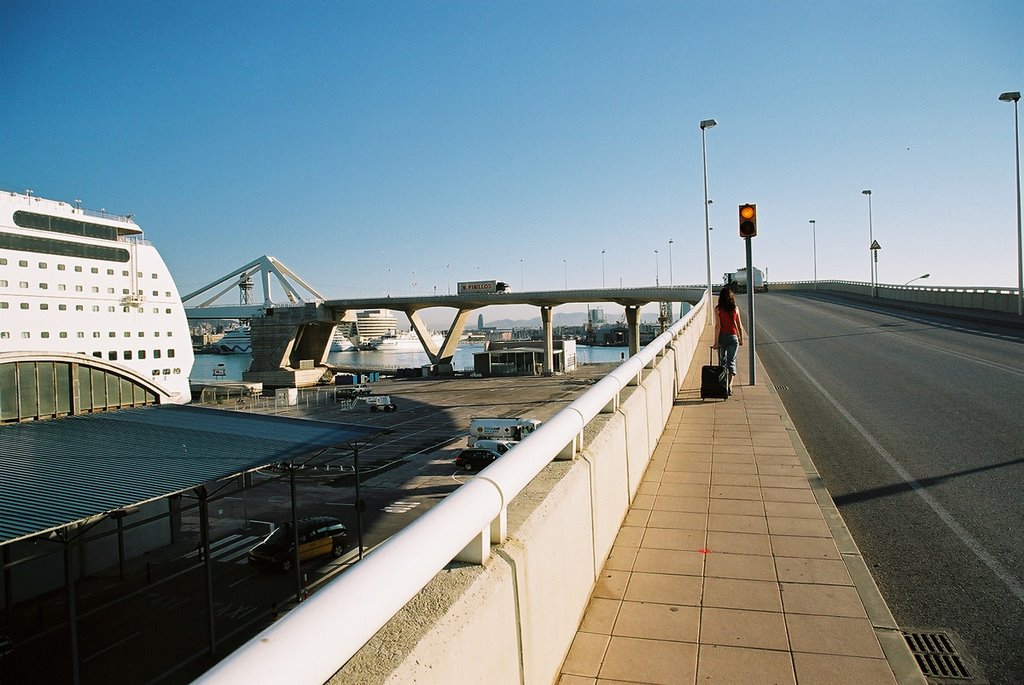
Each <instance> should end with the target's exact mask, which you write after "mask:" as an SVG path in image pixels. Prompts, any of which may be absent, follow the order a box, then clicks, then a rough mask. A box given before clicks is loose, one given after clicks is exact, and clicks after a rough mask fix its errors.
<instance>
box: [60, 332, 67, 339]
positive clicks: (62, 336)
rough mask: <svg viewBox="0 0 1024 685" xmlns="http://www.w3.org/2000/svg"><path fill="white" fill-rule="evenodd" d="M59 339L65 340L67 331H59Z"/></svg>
mask: <svg viewBox="0 0 1024 685" xmlns="http://www.w3.org/2000/svg"><path fill="white" fill-rule="evenodd" d="M60 337H61V338H66V337H68V332H67V331H61V332H60Z"/></svg>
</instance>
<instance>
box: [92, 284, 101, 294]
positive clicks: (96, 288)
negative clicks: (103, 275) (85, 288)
mask: <svg viewBox="0 0 1024 685" xmlns="http://www.w3.org/2000/svg"><path fill="white" fill-rule="evenodd" d="M92 291H93V292H94V293H98V292H99V291H100V289H99V288H98V287H97V286H95V285H94V286H93V287H92Z"/></svg>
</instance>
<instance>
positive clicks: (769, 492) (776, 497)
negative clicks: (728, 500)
mask: <svg viewBox="0 0 1024 685" xmlns="http://www.w3.org/2000/svg"><path fill="white" fill-rule="evenodd" d="M761 496H762V497H763V498H764V501H765V502H804V503H807V504H814V493H813V492H811V489H810V488H806V489H804V490H795V489H793V488H765V487H762V488H761ZM634 506H636V505H634Z"/></svg>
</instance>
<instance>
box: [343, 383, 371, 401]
mask: <svg viewBox="0 0 1024 685" xmlns="http://www.w3.org/2000/svg"><path fill="white" fill-rule="evenodd" d="M334 392H335V394H336V395H337V396H338V397H349V398H351V397H365V396H366V395H369V394H370V393H372V392H373V389H372V388H371V387H370V386H368V385H366V384H365V383H357V384H355V385H341V386H338V387H337V388H336V389H335V391H334Z"/></svg>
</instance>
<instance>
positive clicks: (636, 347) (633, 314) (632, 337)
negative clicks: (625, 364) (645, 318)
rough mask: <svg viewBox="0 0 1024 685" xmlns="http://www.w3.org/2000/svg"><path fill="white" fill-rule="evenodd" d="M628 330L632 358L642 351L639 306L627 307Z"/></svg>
mask: <svg viewBox="0 0 1024 685" xmlns="http://www.w3.org/2000/svg"><path fill="white" fill-rule="evenodd" d="M626 328H627V329H628V335H627V340H628V343H627V344H628V345H629V356H630V357H632V356H633V355H634V354H636V353H637V352H639V351H640V307H638V306H637V305H627V306H626Z"/></svg>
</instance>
